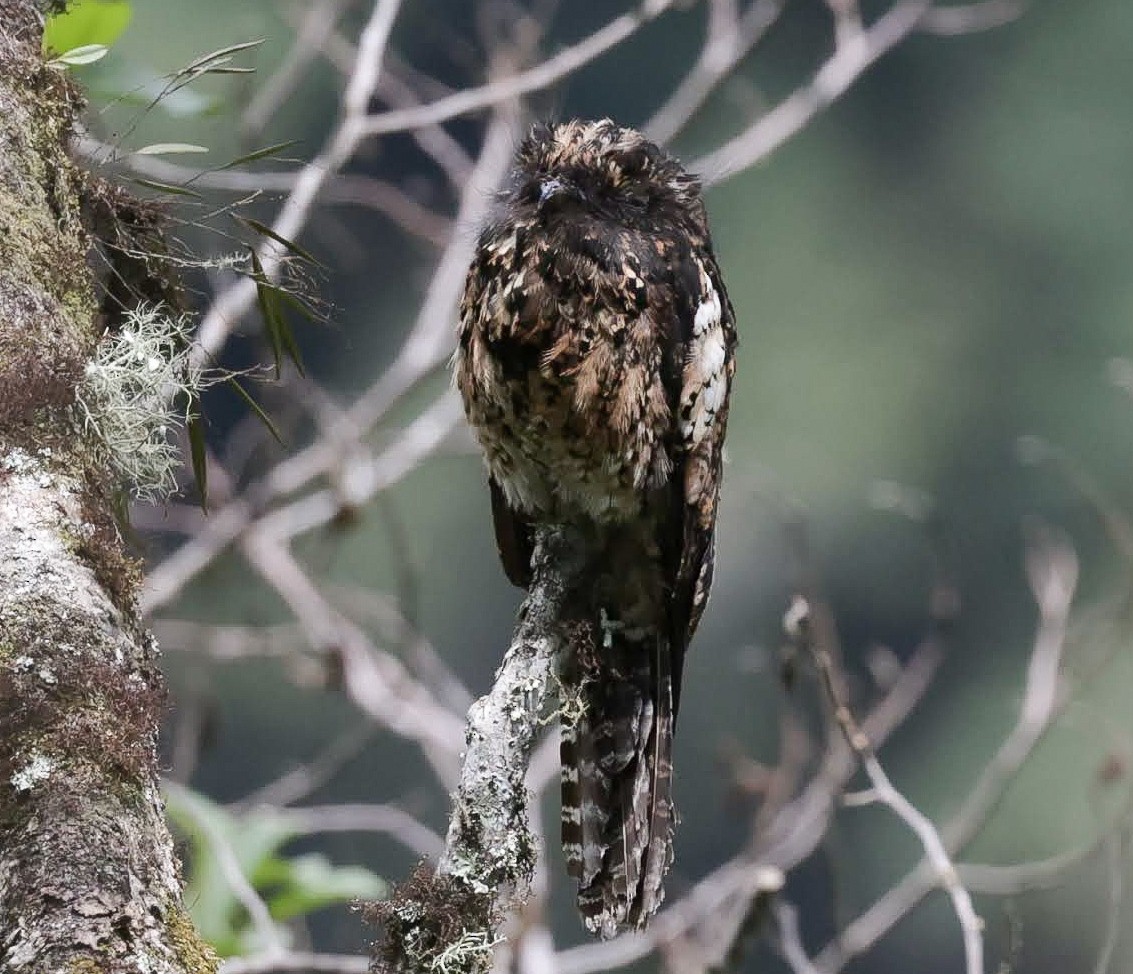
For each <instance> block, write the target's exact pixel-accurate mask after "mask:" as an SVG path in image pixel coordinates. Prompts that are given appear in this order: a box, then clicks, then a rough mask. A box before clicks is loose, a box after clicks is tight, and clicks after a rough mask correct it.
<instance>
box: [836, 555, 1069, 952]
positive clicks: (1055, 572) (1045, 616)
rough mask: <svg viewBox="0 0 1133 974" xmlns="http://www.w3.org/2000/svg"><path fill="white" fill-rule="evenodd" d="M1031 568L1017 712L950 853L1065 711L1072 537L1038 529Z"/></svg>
mask: <svg viewBox="0 0 1133 974" xmlns="http://www.w3.org/2000/svg"><path fill="white" fill-rule="evenodd" d="M1027 570H1028V571H1027V574H1028V577H1029V580H1030V582H1031V588H1032V592H1033V594H1034V596H1035V600H1036V602H1037V603H1038V606H1039V614H1040V624H1039V630H1038V633H1037V635H1036V637H1035V644H1034V648H1033V650H1032V653H1031V660H1030V664H1029V666H1028V670H1027V684H1026V689H1025V692H1024V697H1023V703H1022V706H1021V708H1020V712H1019V719H1018V721H1017V722H1016V724H1015V726H1014V728H1013V729H1012V730H1011V732H1010V734H1009V735H1008V736H1007V738H1006V740H1005V741H1004V742H1003V744H1002V745H1001V746H1000V748H999V750H998V751H997V752H996V755H995V756H994V757H993V758H992V760H991V762H990V763H989V764H988V766H987V768H985V770H984V772H983V774H982V775H981V776H980V778H979V780H978V781H977V782H976V785H975V786H974V788H973V789H972V792H971V793H970V794H969V796H968V798H967V799H966V800H965V801H964V804H963V805H962V806H961V809H960V812H959V813H958V814H957V815H956V817H955V818H954V819H953V820H952V822H950V823H949V824H948V825H947V826H946V827H945V828H944V829H943V830H942V835H943V839H944V848H945V850H946V851H947V852H948V854H949V855H950V856H955V855H956V854H957V853H958V852H959V851H960V850H961V849H962V848H963V847H964V846H965V845H967V843H968V842H970V841H971V840H972V839H973V838H974V837H975V835H976V833H977V831H978V830H979V828H980V827H982V825H983V823H984V822H985V821H986V820H987V818H988V816H989V815H990V814H991V812H992V811H993V810H994V809H995V807H996V805H997V804H998V803H999V801H1000V799H1001V798H1002V796H1003V793H1004V792H1005V791H1006V789H1007V786H1008V784H1010V782H1011V781H1012V780H1013V779H1014V777H1015V775H1016V774H1017V773H1018V771H1019V769H1020V768H1021V767H1022V765H1023V763H1024V762H1025V761H1026V759H1027V758H1028V757H1029V756H1030V755H1031V753H1032V752H1033V751H1034V748H1035V746H1036V745H1037V744H1038V742H1039V740H1041V738H1042V736H1043V735H1044V734H1045V733H1046V731H1047V730H1048V729H1049V728H1050V726H1051V723H1052V721H1053V719H1054V717H1055V716H1056V715H1057V713H1058V710H1059V697H1060V694H1059V689H1060V682H1059V670H1060V666H1061V661H1062V653H1063V648H1064V645H1065V638H1066V627H1067V620H1068V617H1069V611H1070V603H1071V600H1072V598H1073V594H1074V589H1075V585H1076V583H1077V577H1078V563H1077V559H1076V557H1075V555H1074V552H1073V549H1071V548H1070V546H1069V545H1068V544H1067V543H1065V542H1063V541H1059V540H1057V539H1054V538H1051V537H1049V536H1039V537H1036V538H1035V539H1034V540H1033V542H1032V545H1031V547H1030V550H1029V552H1028V556H1027ZM934 876H935V871H934V869H933V867H932V866H931V865H930V864H929V863H927V862H921V863H920V864H919V865H918V866H917V868H916V869H914V870H913V871H912V872H911V873H909V874H908V875H907V876H906V877H905V878H904V879H902V880H901V881H900V882H899V883H897V884H896V885H895V886H893V887H892V888H891V889H889V890H887V891H886V892H885V893H884V894H883V895H882V896H881V897H880V898H879V899H878V900H877V901H876V902H875V903H874V904H873V906H871V907H870V908H869V909H868V910H866V911H865V912H864V913H862V914H861V915H860V916H859V917H857V918H856V919H855V920H853V921H852V922H851V923H850V924H848V925H847V926H846V928H845V929H844V930H843V931H842V933H841V935H840V936H839V937H838V939H837V940H836V941H834V942H832V943H830V944H828V945H827V946H826V947H825V948H824V949H823V950H822V952H821V953H820V954H819V956H818V959H817V964H818V966H819V968H820V969H821V970H823V971H824V972H834V971H839V970H841V969H842V968H843V967H844V966H845V965H846V964H847V963H848V962H849V961H851V960H852V959H853V958H854V957H857V956H859V955H861V954H862V953H864V952H865V951H866V950H868V949H869V948H870V947H872V946H873V944H875V943H876V942H877V941H878V940H879V939H880V938H881V937H882V936H884V935H885V934H886V933H887V932H888V931H889V930H891V929H892V928H893V926H894V925H895V924H896V923H897V922H898V921H899V920H900V919H901V918H902V917H904V916H906V915H907V914H908V913H909V912H910V911H911V910H912V909H913V908H914V907H915V906H916V905H917V904H918V903H919V902H920V901H921V900H922V899H923V898H924V897H925V896H926V895H927V894H928V893H929V892H930V891H931V890H932V888H933V886H934V885H935V878H934Z"/></svg>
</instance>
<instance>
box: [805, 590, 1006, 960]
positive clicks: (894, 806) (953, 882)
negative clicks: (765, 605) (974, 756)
mask: <svg viewBox="0 0 1133 974" xmlns="http://www.w3.org/2000/svg"><path fill="white" fill-rule="evenodd" d="M806 598H807V597H805V596H800V597H796V605H795V606H792V609H791V612H789V613H788V617H789V618H791V617H794V618H795V619H796V622H795V625H796V635H797V636H798V638H799V639H800V640H801V641H805V642H806V643H807V644H808V648H809V649H810V651H811V653H812V655H813V656H814V659H815V662H816V664H817V666H818V672H819V676H820V677H821V680H822V686H823V689H824V691H825V693H826V697H827V699H828V700H829V702H830V706H831V708H832V709H833V711H834V717H835V719H836V720H837V721H838V726H839V727H840V728H841V729H842V733H843V734H844V735H845V738H846V742H847V743H848V744H849V745H850V747H851V748H853V750H854V752H855V753H856V754H857V756H858V759H859V760H860V761H861V763H862V767H863V768H864V770H865V773H866V776H867V777H868V778H869V781H870V784H871V785H872V788H871V789H870V791H869V792H866V793H865V796H866V797H865V798H864V799H862V798H861V797H859V798H858V799H857V800H856V801H855V803H854V804H856V805H861V804H866V803H872V802H878V803H880V804H882V805H885V806H886V807H887V808H889V809H890V810H891V811H892V812H893V814H894V815H896V816H897V817H898V818H899V819H901V821H903V822H904V823H905V824H906V825H907V826H908V827H909V829H910V830H912V832H913V833H914V834H915V835H916V837H917V838H918V839H919V840H920V843H921V847H922V848H923V849H924V852H925V861H926V863H928V864H929V865H930V866H931V867H932V869H933V871H934V873H935V875H936V881H937V882H938V883H939V884H940V886H941V887H942V888H943V889H944V891H945V892H946V893H947V894H948V896H949V898H950V899H951V900H952V907H953V909H954V910H955V913H956V918H957V919H958V920H959V921H960V929H961V930H962V931H963V935H964V963H965V969H966V970H967V972H968V974H983V972H984V964H983V921H982V920H980V918H979V916H978V915H977V914H976V911H975V907H974V906H973V905H972V897H971V894H970V893H969V892H968V890H967V889H966V888H965V886H964V884H963V883H962V882H961V880H960V877H959V875H958V873H957V871H956V866H955V865H954V864H953V862H952V859H951V857H950V856H949V854H948V852H947V850H946V849H945V848H944V841H943V839H942V838H941V836H940V833H939V832H938V831H937V830H936V826H935V825H933V824H932V821H931V820H930V819H929V818H928V816H927V815H925V814H924V813H923V812H921V811H920V810H919V809H918V808H917V807H916V806H915V805H913V803H912V802H910V801H909V800H908V799H907V798H906V797H905V796H904V795H903V794H902V793H901V792H900V791H898V790H897V789H896V788H895V787H894V786H893V783H892V782H891V781H890V779H889V775H888V774H886V772H885V769H884V768H883V767H882V766H881V762H880V761H878V759H877V753H876V751H875V749H874V747H873V745H872V744H871V743H870V740H869V737H867V736H866V734H865V732H864V731H863V730H862V729H861V727H860V726H859V725H858V722H857V721H856V720H855V719H854V715H853V713H852V711H851V710H850V707H849V704H848V703H847V702H846V696H845V689H844V687H845V685H846V679H845V676H844V675H842V674H841V673H839V672H838V669H837V663H836V662H835V660H836V655H837V654H836V650H835V648H834V647H833V645H832V644H833V641H834V639H835V638H836V637H835V635H834V632H833V627H832V626H822V625H820V626H818V627H816V628H815V632H814V637H813V639H812V638H811V630H810V626H809V619H810V616H811V612H812V611H813V610H812V608H811V606H809V605H806V604H805V601H804V600H805V599H806ZM809 598H810V599H813V598H814V596H813V595H810V596H809ZM799 602H803V603H804V604H803V606H802V612H801V613H799V612H798V611H797V606H798V603H799ZM818 611H819V614H820V615H823V616H828V612H827V611H826V610H825V607H823V608H821V609H819V610H818ZM824 636H825V638H824Z"/></svg>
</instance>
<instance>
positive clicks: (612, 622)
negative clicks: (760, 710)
mask: <svg viewBox="0 0 1133 974" xmlns="http://www.w3.org/2000/svg"><path fill="white" fill-rule="evenodd" d="M735 341H736V336H735V320H734V316H733V313H732V307H731V304H730V303H729V301H728V295H727V292H726V291H725V290H724V283H723V281H722V280H721V279H720V269H719V267H718V266H717V263H716V258H715V256H714V254H713V252H712V244H711V241H710V240H709V235H708V222H707V217H706V215H705V209H704V203H703V201H702V200H701V195H700V184H699V182H698V181H697V179H696V178H695V177H694V176H692V175H690V174H689V173H687V172H685V171H684V169H682V168H681V166H680V165H679V164H678V163H677V162H676V161H675V160H674V159H672V158H671V157H670V156H668V155H667V154H666V153H665V152H663V151H662V150H661V149H659V148H658V147H657V146H655V145H653V144H652V143H651V142H649V141H648V140H647V139H645V138H644V137H643V136H642V135H640V134H639V133H637V132H635V131H633V130H632V129H626V128H620V127H619V126H617V125H615V124H614V123H613V122H611V121H609V120H608V119H606V120H603V121H599V122H584V121H571V122H565V123H561V124H555V125H539V126H536V127H535V128H534V129H533V130H532V132H531V134H530V135H529V136H528V137H527V139H526V140H525V141H524V142H523V143H522V145H521V146H520V148H519V151H518V153H517V155H516V159H515V165H514V169H513V171H512V173H511V179H510V184H509V186H508V188H507V189H506V191H505V193H504V196H503V199H502V203H501V209H500V211H499V213H498V214H497V217H496V219H495V221H494V222H492V223H491V224H490V225H489V226H488V227H487V228H486V229H485V230H484V231H483V233H482V234H481V236H480V239H479V243H478V246H477V249H476V256H475V259H474V260H473V262H472V267H471V269H470V270H469V272H468V279H467V282H466V284H465V291H464V298H463V301H462V304H461V310H460V343H459V347H458V349H457V355H456V382H457V385H458V387H459V389H460V393H461V396H462V397H463V399H464V407H465V410H466V411H467V413H468V419H469V421H470V422H471V424H472V427H473V430H474V431H475V433H476V437H477V439H479V441H480V445H481V446H482V447H483V450H484V456H485V460H486V462H487V467H488V476H489V485H490V489H491V495H492V513H493V517H494V520H495V529H496V539H497V541H498V543H499V548H500V554H501V558H502V560H503V564H504V569H505V571H506V572H507V575H508V577H509V578H510V579H511V580H512V581H513V582H514V583H515V584H517V585H520V586H523V587H527V586H528V585H529V584H530V581H531V554H532V544H533V540H532V539H533V528H534V527H535V526H536V525H561V526H563V527H564V528H566V529H568V530H570V531H571V532H572V534H573V535H574V536H575V537H578V538H580V539H582V540H581V541H580V543H581V544H583V545H584V546H585V557H586V559H587V571H586V572H585V574H584V578H585V580H586V585H587V588H588V591H587V592H586V593H583V601H584V603H585V611H586V614H587V616H588V618H589V624H588V625H583V626H581V627H576V628H575V629H572V630H571V631H572V632H576V631H577V632H579V633H582V635H579V636H575V637H572V638H573V645H571V646H570V648H569V652H568V656H569V658H568V659H567V660H565V661H564V663H563V674H562V678H563V682H564V684H565V686H566V688H567V691H568V692H571V693H574V694H577V695H578V697H579V698H580V702H581V704H582V707H581V708H580V710H581V715H579V714H578V713H573V714H570V715H568V716H564V718H563V728H562V731H563V733H562V841H563V850H564V853H565V855H566V860H567V864H568V869H569V871H570V874H571V875H572V876H573V877H574V878H575V879H577V880H578V905H579V909H580V910H581V912H582V915H583V918H584V920H585V922H586V926H587V927H588V928H589V929H590V930H591V931H592V932H594V933H597V934H600V935H601V936H603V937H609V936H613V935H614V934H615V933H616V932H617V931H618V930H619V929H621V928H623V927H627V926H628V927H641V926H643V925H644V924H645V923H646V922H647V921H648V920H649V918H650V917H651V916H652V915H653V914H654V913H655V912H656V910H657V908H658V906H659V905H660V903H661V900H662V898H663V896H664V891H663V888H662V881H663V878H664V875H665V872H666V871H667V870H668V867H669V864H670V863H671V862H672V858H673V853H672V838H673V827H674V824H675V813H674V809H673V802H672V797H671V780H672V765H671V762H670V756H671V753H672V742H673V726H674V720H675V718H676V713H677V705H678V701H679V698H680V690H681V671H682V667H683V663H684V655H685V650H686V649H687V647H688V644H689V640H690V639H691V638H692V635H693V633H694V632H695V631H696V627H697V623H698V622H699V621H700V615H701V613H702V612H703V610H704V605H705V601H706V600H707V598H708V589H709V586H710V585H711V582H712V564H713V553H714V552H713V534H714V530H715V522H716V503H717V497H718V495H719V488H720V474H721V452H722V449H723V445H724V428H725V424H726V421H727V414H728V390H729V384H730V382H731V378H732V373H733V370H734V358H733V350H734V347H735Z"/></svg>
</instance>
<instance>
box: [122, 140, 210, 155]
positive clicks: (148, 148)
mask: <svg viewBox="0 0 1133 974" xmlns="http://www.w3.org/2000/svg"><path fill="white" fill-rule="evenodd" d="M208 151H209V150H208V148H207V147H206V146H203V145H193V144H192V143H190V142H154V143H152V144H151V145H143V146H142V147H141V148H140V149H135V150H134V155H136V156H168V155H176V154H178V153H182V152H208Z"/></svg>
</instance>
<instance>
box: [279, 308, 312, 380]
mask: <svg viewBox="0 0 1133 974" xmlns="http://www.w3.org/2000/svg"><path fill="white" fill-rule="evenodd" d="M277 297H278V295H277ZM280 324H281V326H282V327H281V328H280V330H279V338H280V341H281V342H282V343H283V347H284V349H285V350H286V352H287V357H288V358H289V359H291V363H292V364H293V365H294V366H295V369H296V371H298V373H299V374H300V375H306V374H307V369H306V368H305V367H304V365H303V353H302V352H301V351H300V350H299V343H298V342H296V341H295V333H294V332H293V331H292V330H291V324H290V322H288V320H287V318H286V317H284V316H283V314H282V313H281V314H280Z"/></svg>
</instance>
